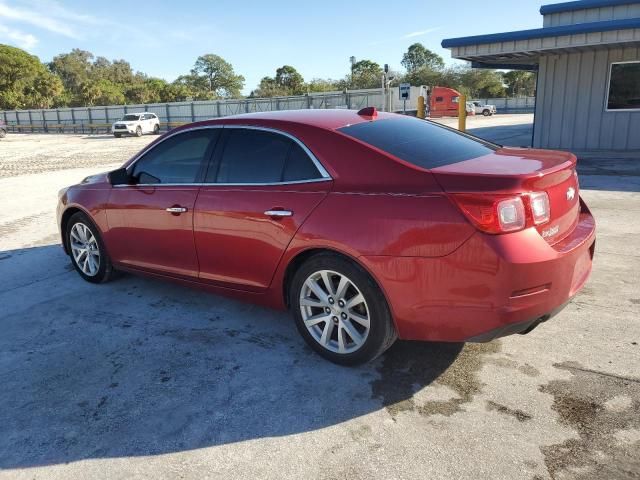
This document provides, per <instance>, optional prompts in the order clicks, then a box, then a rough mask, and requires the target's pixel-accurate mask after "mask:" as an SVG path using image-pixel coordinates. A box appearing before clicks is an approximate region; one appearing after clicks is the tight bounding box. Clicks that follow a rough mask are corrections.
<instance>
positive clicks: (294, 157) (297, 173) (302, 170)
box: [282, 142, 321, 182]
mask: <svg viewBox="0 0 640 480" xmlns="http://www.w3.org/2000/svg"><path fill="white" fill-rule="evenodd" d="M320 177H321V175H320V172H319V171H318V169H317V168H316V166H315V165H314V164H313V161H312V160H311V158H309V155H307V153H306V152H305V151H304V150H303V149H302V147H301V146H300V145H298V144H297V143H295V142H291V150H289V156H288V157H287V161H286V163H285V166H284V172H283V174H282V181H284V182H295V181H300V180H313V179H314V178H320Z"/></svg>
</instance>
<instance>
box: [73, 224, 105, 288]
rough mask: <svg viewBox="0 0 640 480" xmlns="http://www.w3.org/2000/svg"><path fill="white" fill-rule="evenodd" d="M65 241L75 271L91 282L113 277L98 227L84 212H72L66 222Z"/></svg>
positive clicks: (101, 281)
mask: <svg viewBox="0 0 640 480" xmlns="http://www.w3.org/2000/svg"><path fill="white" fill-rule="evenodd" d="M66 241H67V246H68V248H69V256H70V257H71V263H72V264H73V267H74V268H75V269H76V272H78V274H79V275H80V276H81V277H82V278H83V279H85V280H86V281H87V282H91V283H103V282H108V281H109V280H111V278H113V266H112V265H111V259H110V258H109V255H108V254H107V250H106V248H105V247H104V243H103V241H102V238H101V237H100V232H99V230H98V227H96V225H95V224H94V223H93V221H92V220H91V219H90V218H89V217H88V216H87V215H85V214H84V213H82V212H78V213H74V214H73V215H72V216H71V218H70V219H69V221H68V222H67V229H66Z"/></svg>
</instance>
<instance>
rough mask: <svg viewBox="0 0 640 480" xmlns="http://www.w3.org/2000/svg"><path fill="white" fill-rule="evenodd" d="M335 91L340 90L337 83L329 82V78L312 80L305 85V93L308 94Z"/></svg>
mask: <svg viewBox="0 0 640 480" xmlns="http://www.w3.org/2000/svg"><path fill="white" fill-rule="evenodd" d="M336 90H340V87H339V86H338V82H337V81H336V80H331V79H330V78H327V79H325V78H314V79H313V80H311V81H310V82H309V83H307V91H308V92H310V93H315V92H332V91H336Z"/></svg>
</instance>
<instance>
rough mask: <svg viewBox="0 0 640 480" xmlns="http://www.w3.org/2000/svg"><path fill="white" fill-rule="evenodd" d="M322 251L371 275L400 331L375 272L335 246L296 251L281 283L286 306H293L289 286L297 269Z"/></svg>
mask: <svg viewBox="0 0 640 480" xmlns="http://www.w3.org/2000/svg"><path fill="white" fill-rule="evenodd" d="M321 253H331V254H334V255H337V256H339V257H342V258H344V259H345V260H349V261H351V262H352V263H353V264H354V265H356V266H358V267H359V268H360V269H362V271H363V272H365V273H366V274H367V275H369V277H370V278H371V279H372V280H373V281H374V282H375V284H376V285H377V287H378V288H379V289H380V292H381V293H382V296H383V297H384V301H385V302H386V304H387V307H388V308H389V312H390V313H391V318H392V320H393V324H394V326H395V328H396V331H398V325H397V324H396V319H395V315H394V314H393V307H392V305H391V302H390V301H389V297H388V295H387V292H386V291H385V289H384V287H383V286H382V284H381V283H380V282H379V281H378V279H377V278H376V276H375V275H374V273H373V272H372V271H371V270H370V269H369V268H367V266H366V265H364V264H363V263H362V262H361V261H360V260H358V258H356V257H354V256H353V255H349V254H348V253H345V252H343V251H340V250H337V249H335V248H331V247H310V248H307V249H305V250H302V251H300V252H298V253H296V254H295V255H294V256H293V257H292V258H291V259H290V260H289V263H288V264H287V266H286V268H285V272H284V276H283V280H282V285H281V295H282V299H283V302H284V305H285V306H286V308H287V309H289V308H291V305H290V304H289V288H290V286H291V281H292V279H293V277H294V275H295V273H296V271H297V270H298V269H299V268H300V267H301V266H302V264H303V263H304V262H306V261H307V260H308V259H309V258H311V257H313V256H315V255H318V254H321Z"/></svg>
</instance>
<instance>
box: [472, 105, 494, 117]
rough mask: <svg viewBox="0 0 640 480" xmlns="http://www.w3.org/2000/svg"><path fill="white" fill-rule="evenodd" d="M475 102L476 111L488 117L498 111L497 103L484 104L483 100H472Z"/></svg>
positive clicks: (477, 113)
mask: <svg viewBox="0 0 640 480" xmlns="http://www.w3.org/2000/svg"><path fill="white" fill-rule="evenodd" d="M471 103H472V104H473V108H474V109H475V111H476V115H480V114H482V115H484V116H485V117H488V116H490V115H493V114H494V113H496V111H497V110H496V106H495V105H483V104H482V102H477V101H474V102H471Z"/></svg>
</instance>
